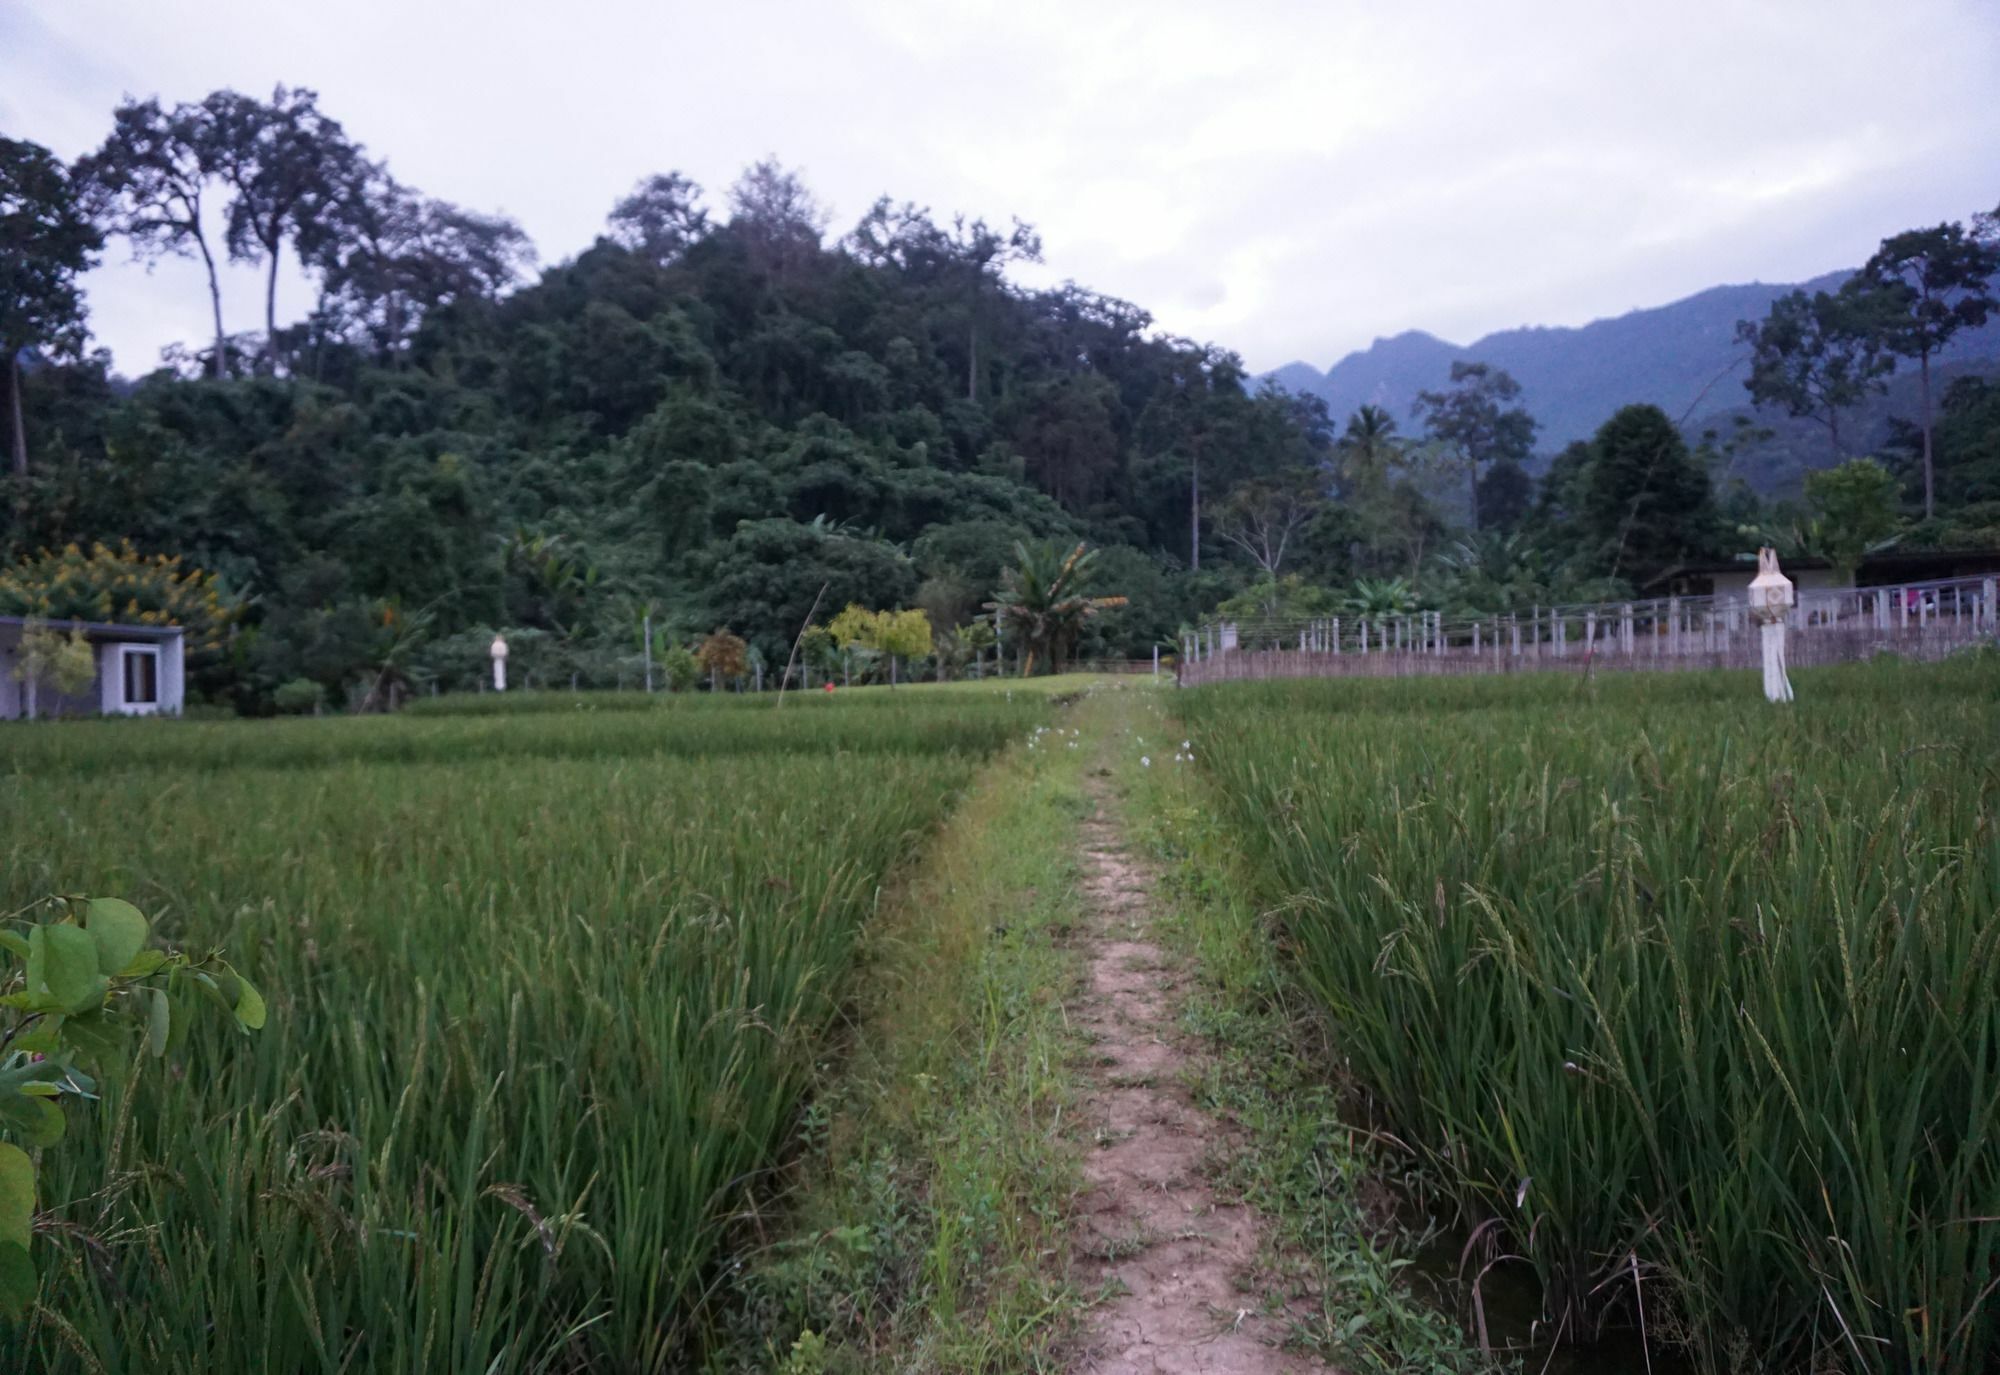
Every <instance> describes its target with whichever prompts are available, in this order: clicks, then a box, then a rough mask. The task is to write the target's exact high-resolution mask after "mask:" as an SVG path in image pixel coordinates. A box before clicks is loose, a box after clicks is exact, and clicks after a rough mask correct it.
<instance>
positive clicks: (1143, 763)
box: [1139, 754, 1153, 769]
mask: <svg viewBox="0 0 2000 1375" xmlns="http://www.w3.org/2000/svg"><path fill="white" fill-rule="evenodd" d="M1139 767H1140V768H1142V769H1150V768H1152V767H1153V758H1152V756H1151V755H1146V754H1142V755H1140V756H1139Z"/></svg>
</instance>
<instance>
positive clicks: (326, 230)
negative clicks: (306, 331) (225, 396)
mask: <svg viewBox="0 0 2000 1375" xmlns="http://www.w3.org/2000/svg"><path fill="white" fill-rule="evenodd" d="M202 109H203V110H204V111H205V112H206V114H207V116H208V118H209V120H210V122H211V126H212V129H213V137H214V149H215V159H216V166H217V168H218V170H219V171H220V173H221V175H222V177H223V179H224V180H225V181H227V182H228V183H229V187H230V192H231V199H230V203H229V236H228V237H229V255H230V256H231V257H232V258H237V259H241V260H243V261H247V262H256V261H259V260H261V261H262V262H263V263H264V265H265V273H264V365H265V367H266V368H267V369H269V370H271V371H275V370H276V368H277V360H278V353H277V349H278V268H279V265H280V263H281V261H282V259H283V256H284V246H285V241H286V240H287V239H289V240H291V242H292V245H293V248H294V250H295V251H296V252H297V253H298V255H299V257H300V259H301V260H302V261H304V262H306V263H309V264H315V265H323V264H324V263H325V262H326V261H327V260H328V259H330V258H331V257H333V256H335V255H336V254H337V250H338V234H337V232H336V231H337V226H338V224H339V215H338V207H339V205H340V203H341V200H342V197H343V196H344V195H345V194H346V192H347V191H348V189H349V188H351V187H353V186H355V185H358V184H360V183H362V181H363V180H364V178H363V177H362V175H361V174H360V169H359V166H358V164H359V162H360V158H361V154H360V150H359V149H358V148H356V147H355V146H354V144H353V143H351V142H349V140H348V138H347V135H346V134H345V133H344V132H343V131H342V129H341V127H340V124H339V122H338V121H337V120H334V119H332V118H330V117H328V116H327V115H324V114H322V113H321V112H320V109H319V96H318V95H317V94H316V93H315V92H312V91H309V90H305V89H303V88H299V89H287V88H286V87H284V86H279V87H278V88H277V89H276V90H274V91H273V92H272V93H271V101H270V103H269V104H265V103H264V102H263V101H259V100H253V99H252V98H250V97H249V96H246V95H241V94H239V93H238V92H235V91H217V92H215V93H214V94H212V95H210V96H209V97H208V98H207V99H206V100H204V101H203V102H202Z"/></svg>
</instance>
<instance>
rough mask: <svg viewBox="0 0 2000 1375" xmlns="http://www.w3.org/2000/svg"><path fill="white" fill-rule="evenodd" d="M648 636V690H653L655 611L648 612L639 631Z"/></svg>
mask: <svg viewBox="0 0 2000 1375" xmlns="http://www.w3.org/2000/svg"><path fill="white" fill-rule="evenodd" d="M639 633H640V634H642V635H644V636H645V637H646V691H648V692H651V691H652V690H653V613H652V612H650V611H648V612H647V613H646V617H645V622H644V625H643V628H642V629H641V630H640V632H639Z"/></svg>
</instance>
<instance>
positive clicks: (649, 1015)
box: [0, 697, 1042, 1375]
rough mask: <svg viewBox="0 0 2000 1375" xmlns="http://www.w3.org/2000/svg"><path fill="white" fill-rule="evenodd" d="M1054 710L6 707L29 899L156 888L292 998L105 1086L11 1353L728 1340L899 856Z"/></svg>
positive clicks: (146, 1356)
mask: <svg viewBox="0 0 2000 1375" xmlns="http://www.w3.org/2000/svg"><path fill="white" fill-rule="evenodd" d="M1040 709H1042V708H1041V705H1040V704H1038V703H1034V702H1022V703H1020V704H1014V703H1010V702H1008V701H1007V700H1005V699H1002V698H997V697H996V698H992V699H980V700H977V701H973V702H970V703H967V702H957V701H951V700H947V699H943V698H933V699H925V700H917V701H912V702H911V703H909V704H907V705H905V706H902V707H899V709H898V710H896V711H894V712H885V711H881V710H878V709H875V708H872V707H862V706H853V707H850V708H847V709H842V708H838V707H835V706H832V705H831V704H829V705H827V706H825V707H822V708H820V709H817V710H801V711H799V712H796V713H794V712H792V711H791V710H790V708H789V707H788V708H787V710H786V712H785V713H784V714H783V715H776V714H773V713H770V712H768V711H765V712H756V713H750V712H739V711H727V710H702V711H689V712H682V711H680V710H678V709H666V710H661V711H657V712H645V713H637V712H620V713H614V714H609V715H605V716H589V715H586V716H585V717H583V718H582V719H572V718H570V717H563V716H544V715H537V716H532V717H526V718H522V719H515V720H507V719H491V720H488V719H484V718H481V719H475V720H468V721H459V720H410V721H402V720H396V721H373V722H369V721H321V722H288V723H250V724H244V725H202V724H194V723H147V724H146V725H139V726H135V725H133V724H132V723H111V724H105V725H102V726H91V725H83V724H74V725H72V724H64V725H60V726H56V727H53V728H51V729H49V730H47V731H30V730H25V729H23V730H19V731H10V732H7V733H6V734H5V735H4V737H0V760H4V761H5V762H4V765H0V767H4V768H5V769H6V775H5V776H4V777H0V821H4V839H0V856H4V867H0V890H4V895H5V898H4V900H5V901H6V902H8V903H9V904H10V905H15V906H18V905H20V904H22V903H24V902H27V901H29V900H32V899H34V898H36V897H39V896H40V895H42V894H45V893H51V892H79V891H81V892H96V893H116V894H119V895H122V896H125V897H129V898H131V899H132V900H133V901H135V902H137V903H138V904H139V905H141V906H142V907H143V908H144V909H145V910H146V911H147V912H148V913H149V914H150V915H152V916H153V917H154V919H155V921H156V923H157V925H158V928H159V930H160V932H161V934H162V935H163V936H164V937H165V938H166V939H168V940H170V941H173V942H176V943H182V944H187V945H190V946H194V947H197V948H198V947H201V946H203V945H205V944H207V943H210V942H214V943H219V944H222V945H225V946H226V947H227V948H228V949H229V951H230V954H231V957H232V959H234V960H235V961H236V962H237V963H238V964H239V965H240V966H241V967H242V968H243V969H244V971H245V973H246V974H248V975H249V976H250V977H252V978H253V979H254V980H255V981H256V982H257V984H258V986H259V987H260V988H262V989H263V990H264V991H265V993H266V996H267V998H268V1001H269V1003H270V1005H271V1016H270V1022H269V1025H268V1026H267V1028H266V1030H265V1031H264V1032H263V1033H262V1034H261V1035H260V1036H259V1037H258V1038H256V1039H255V1040H254V1041H250V1042H245V1043H243V1044H230V1045H224V1044H223V1043H222V1042H221V1041H220V1040H219V1039H218V1038H219V1037H220V1036H222V1035H224V1034H227V1033H226V1030H225V1029H223V1028H197V1029H196V1030H195V1032H194V1034H193V1035H192V1037H191V1039H190V1040H189V1043H188V1045H187V1048H186V1051H185V1059H184V1060H183V1061H182V1062H180V1064H179V1066H178V1067H171V1066H170V1067H169V1068H166V1069H162V1068H160V1067H159V1066H158V1064H157V1062H155V1063H152V1064H146V1065H138V1066H135V1067H134V1069H133V1070H132V1072H131V1074H130V1075H129V1076H128V1077H126V1078H124V1079H123V1080H122V1081H119V1080H114V1081H112V1082H107V1083H106V1084H104V1085H103V1090H104V1102H103V1104H102V1106H101V1110H99V1111H95V1112H92V1111H88V1110H77V1111H75V1112H74V1113H73V1117H74V1119H75V1120H74V1121H73V1124H72V1141H71V1149H68V1150H67V1151H66V1152H65V1153H64V1155H63V1156H62V1158H60V1159H55V1158H53V1157H52V1158H51V1160H50V1161H49V1162H48V1163H47V1166H48V1168H47V1177H46V1178H45V1180H44V1188H43V1198H44V1200H45V1207H46V1209H47V1211H46V1213H45V1215H44V1217H43V1218H42V1220H41V1224H40V1228H41V1235H40V1237H39V1238H38V1242H37V1245H38V1247H41V1248H42V1258H43V1259H42V1263H43V1270H44V1281H43V1289H42V1294H41V1312H42V1316H41V1318H40V1319H39V1320H38V1321H36V1322H35V1323H34V1324H33V1325H31V1326H29V1327H25V1328H21V1329H16V1330H14V1331H11V1332H8V1333H5V1334H0V1368H6V1369H26V1368H33V1369H50V1370H64V1371H66V1370H99V1369H101V1370H105V1371H112V1372H142V1371H143V1372H168V1371H181V1372H190V1373H192V1372H197V1371H201V1372H211V1371H212V1372H230V1371H240V1372H246V1375H247V1372H253V1371H276V1370H283V1371H288V1372H289V1371H315V1370H321V1371H356V1370H369V1369H376V1370H425V1371H433V1370H435V1371H465V1372H474V1371H577V1370H660V1369H671V1368H677V1367H679V1366H681V1365H684V1364H686V1363H687V1362H689V1361H691V1360H693V1359H695V1357H696V1355H697V1354H698V1348H699V1344H700V1343H699V1338H700V1335H701V1327H702V1323H703V1318H704V1304H703V1300H704V1296H705V1295H707V1294H708V1293H710V1292H711V1291H712V1290H713V1289H714V1288H715V1287H716V1286H717V1285H718V1284H719V1283H721V1282H723V1281H724V1280H725V1279H726V1273H727V1260H728V1253H729V1252H730V1251H731V1250H733V1249H734V1248H736V1247H738V1246H744V1245H754V1244H755V1237H756V1227H755V1223H754V1217H753V1213H754V1209H755V1208H756V1207H757V1206H759V1200H760V1199H762V1198H764V1197H767V1196H768V1194H769V1188H768V1182H767V1179H766V1176H767V1173H768V1171H769V1170H770V1168H771V1167H772V1165H773V1164H774V1162H775V1160H776V1159H777V1158H778V1153H779V1152H780V1151H781V1150H782V1147H783V1145H784V1143H785V1141H786V1139H787V1138H788V1136H789V1134H790V1133H791V1131H792V1129H793V1126H794V1123H795V1121H796V1119H797V1115H798V1112H799V1106H800V1104H799V1098H800V1094H801V1092H802V1090H803V1088H804V1086H805V1084H806V1082H807V1078H808V1075H809V1074H810V1072H811V1070H812V1068H813V1065H814V1057H815V1056H816V1055H819V1054H822V1053H823V1049H822V1047H823V1041H824V1037H825V1035H826V1032H827V1030H828V1027H829V1025H830V1022H831V1020H832V1019H833V1018H834V1016H835V1015H836V1013H837V1011H838V1008H839V1006H840V1002H841V1000H842V998H843V996H844V988H845V984H846V977H847V975H848V973H849V965H850V963H851V956H852V953H853V950H854V947H855V942H856V940H857V936H858V932H859V929H860V927H861V925H862V923H864V922H865V921H866V919H867V917H868V915H869V913H870V911H871V910H872V907H873V905H874V901H875V895H876V893H877V890H878V885H879V883H880V882H881V880H882V878H883V876H884V874H885V873H886V872H887V871H889V870H890V869H891V868H892V866H894V865H895V864H896V863H897V862H898V861H899V859H901V858H902V857H903V856H905V855H906V854H908V853H909V852H910V851H911V849H912V848H913V846H914V845H915V843H916V842H917V840H918V838H919V837H920V835H921V834H922V833H923V832H924V831H925V830H926V829H927V828H929V827H931V826H932V825H934V824H935V823H936V821H937V820H938V819H939V817H940V816H941V815H942V814H943V813H944V812H945V811H946V810H947V809H948V808H949V807H950V806H951V805H952V803H953V801H954V800H955V798H956V796H957V795H958V792H959V790H960V789H961V788H962V786H963V785H964V783H965V781H966V779H967V778H968V777H969V775H970V772H971V769H972V768H973V766H974V763H975V762H976V760H977V758H978V757H979V755H981V754H982V753H984V752H986V751H988V750H990V749H991V748H993V747H994V746H995V745H997V744H998V743H999V741H1001V740H1002V739H1005V738H1008V737H1011V736H1013V735H1015V734H1016V733H1017V732H1021V731H1022V730H1023V725H1024V723H1025V722H1026V721H1028V720H1031V719H1032V718H1033V715H1034V713H1035V712H1037V711H1038V710H1040ZM149 726H150V728H148V727H149Z"/></svg>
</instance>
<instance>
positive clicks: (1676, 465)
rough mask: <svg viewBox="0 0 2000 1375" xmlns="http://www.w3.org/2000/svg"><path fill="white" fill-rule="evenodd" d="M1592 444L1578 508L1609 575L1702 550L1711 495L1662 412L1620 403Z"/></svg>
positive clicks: (1709, 529) (1710, 526)
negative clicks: (1623, 405)
mask: <svg viewBox="0 0 2000 1375" xmlns="http://www.w3.org/2000/svg"><path fill="white" fill-rule="evenodd" d="M1591 449H1592V454H1591V458H1590V462H1589V466H1588V468H1587V469H1586V470H1585V471H1584V473H1583V474H1581V477H1580V481H1579V482H1578V484H1577V485H1578V486H1580V488H1581V491H1580V492H1579V493H1578V495H1579V496H1580V498H1581V505H1582V510H1581V511H1580V512H1579V514H1580V515H1581V517H1582V519H1583V523H1584V526H1585V528H1586V529H1587V530H1588V532H1589V533H1590V534H1591V535H1592V536H1593V537H1594V538H1595V540H1596V543H1597V549H1598V552H1599V558H1600V560H1601V562H1602V565H1603V567H1604V568H1605V570H1606V571H1607V572H1608V574H1609V575H1610V576H1611V577H1614V578H1616V577H1621V576H1626V575H1629V574H1630V573H1631V572H1632V571H1634V570H1649V569H1658V568H1664V567H1666V566H1667V565H1668V564H1670V563H1673V562H1674V561H1676V560H1678V559H1684V558H1686V557H1688V556H1689V555H1691V554H1698V553H1701V552H1702V551H1703V549H1704V548H1705V547H1706V545H1707V544H1708V542H1709V540H1710V539H1711V538H1712V535H1713V531H1714V525H1715V516H1714V510H1715V508H1714V496H1713V493H1712V492H1711V491H1710V488H1709V482H1708V474H1707V473H1706V472H1704V471H1702V468H1701V465H1700V464H1698V463H1696V462H1695V461H1694V456H1693V455H1692V454H1690V453H1689V452H1688V446H1687V441H1686V440H1685V439H1683V438H1681V432H1680V430H1679V429H1677V428H1676V427H1675V425H1674V422H1673V421H1671V420H1669V419H1668V418H1667V413H1666V412H1665V411H1663V410H1661V409H1660V408H1659V407H1658V406H1626V407H1624V408H1623V409H1622V410H1620V411H1619V412H1618V413H1617V414H1616V415H1614V416H1612V417H1611V418H1610V419H1609V420H1607V421H1605V422H1604V424H1603V426H1602V427H1601V428H1600V429H1599V430H1598V431H1597V435H1596V437H1595V438H1594V439H1593V440H1592V441H1591Z"/></svg>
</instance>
